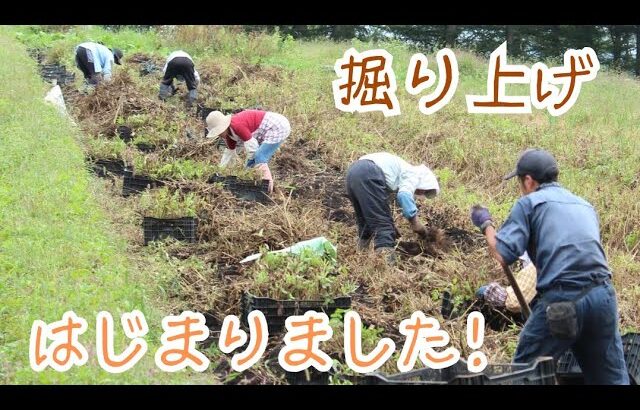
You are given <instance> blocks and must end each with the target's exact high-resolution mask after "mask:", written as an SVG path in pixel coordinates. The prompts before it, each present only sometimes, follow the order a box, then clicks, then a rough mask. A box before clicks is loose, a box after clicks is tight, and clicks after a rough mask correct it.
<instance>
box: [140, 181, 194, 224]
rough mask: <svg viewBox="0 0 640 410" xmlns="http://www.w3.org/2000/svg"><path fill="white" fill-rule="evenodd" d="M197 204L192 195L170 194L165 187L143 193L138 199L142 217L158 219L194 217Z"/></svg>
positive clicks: (176, 192) (177, 192) (178, 192)
mask: <svg viewBox="0 0 640 410" xmlns="http://www.w3.org/2000/svg"><path fill="white" fill-rule="evenodd" d="M197 203H198V200H197V197H196V195H195V194H194V193H188V194H182V193H181V192H180V191H177V190H176V191H175V192H173V193H171V191H170V190H169V188H167V187H162V188H159V189H153V190H150V191H145V192H144V193H143V194H142V196H141V197H140V208H141V209H142V213H143V215H144V216H150V217H153V218H159V219H171V218H183V217H195V216H196V215H197V212H196V209H197Z"/></svg>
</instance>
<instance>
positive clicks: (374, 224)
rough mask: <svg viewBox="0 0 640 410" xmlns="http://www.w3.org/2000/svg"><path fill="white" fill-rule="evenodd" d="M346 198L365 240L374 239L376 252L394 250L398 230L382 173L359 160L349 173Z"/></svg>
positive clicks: (370, 164)
mask: <svg viewBox="0 0 640 410" xmlns="http://www.w3.org/2000/svg"><path fill="white" fill-rule="evenodd" d="M347 195H348V196H349V200H350V201H351V204H352V205H353V209H354V210H355V213H356V221H357V223H358V236H359V238H360V239H362V240H369V239H371V238H372V237H373V240H374V248H375V249H378V248H382V247H395V246H396V227H395V224H394V223H393V217H392V216H391V208H390V207H389V192H388V191H387V183H386V180H385V178H384V173H383V172H382V170H381V169H380V168H379V167H378V166H377V165H376V164H375V163H374V162H373V161H369V160H358V161H356V162H354V163H353V164H351V166H350V167H349V170H348V171H347Z"/></svg>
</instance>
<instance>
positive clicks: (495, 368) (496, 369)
mask: <svg viewBox="0 0 640 410" xmlns="http://www.w3.org/2000/svg"><path fill="white" fill-rule="evenodd" d="M358 379H359V380H360V382H359V383H358V384H374V385H378V384H400V385H403V384H406V385H432V384H434V385H435V384H454V385H521V384H529V385H552V384H556V383H555V368H554V361H553V358H552V357H540V358H538V359H537V360H536V361H534V362H531V363H510V364H489V365H487V367H486V368H485V369H484V370H483V371H482V372H481V373H470V372H469V370H468V369H467V363H466V362H465V361H464V360H460V361H458V362H457V363H456V364H454V365H453V366H451V367H447V368H444V369H431V368H428V367H427V368H422V369H417V370H412V371H409V372H406V373H398V374H394V375H384V374H381V373H372V374H370V375H367V376H363V377H359V378H358Z"/></svg>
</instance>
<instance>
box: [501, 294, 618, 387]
mask: <svg viewBox="0 0 640 410" xmlns="http://www.w3.org/2000/svg"><path fill="white" fill-rule="evenodd" d="M580 292H581V289H577V288H559V289H553V290H549V291H547V292H545V293H544V295H543V296H542V297H541V300H540V301H539V302H538V303H537V304H536V305H535V306H534V307H533V309H532V311H531V316H530V317H529V319H528V320H527V323H526V324H525V326H524V328H523V329H522V331H521V332H520V340H519V342H518V347H517V348H516V354H515V357H514V360H513V361H514V362H516V363H528V362H531V361H533V360H535V359H536V358H537V357H540V356H553V357H554V359H556V360H558V359H559V358H560V356H562V354H563V353H564V352H565V351H566V350H567V349H571V350H572V351H573V354H574V355H575V357H576V360H577V361H578V364H579V365H580V368H581V369H582V373H583V374H584V382H585V384H629V375H628V373H627V368H626V365H625V361H624V353H623V350H622V339H621V338H620V332H619V330H618V306H617V302H616V292H615V290H614V288H613V285H612V284H611V283H610V282H606V283H605V284H603V285H599V286H596V287H595V288H593V289H592V290H591V291H590V292H589V293H588V294H587V295H586V296H584V297H583V298H582V299H580V300H579V301H578V302H577V304H576V305H577V306H576V315H577V317H578V337H577V339H576V340H559V339H556V338H554V337H553V336H552V335H551V333H550V331H549V325H548V324H547V314H546V311H545V310H546V306H547V304H548V303H553V302H557V301H561V300H571V299H574V298H575V297H577V296H578V295H579V294H580Z"/></svg>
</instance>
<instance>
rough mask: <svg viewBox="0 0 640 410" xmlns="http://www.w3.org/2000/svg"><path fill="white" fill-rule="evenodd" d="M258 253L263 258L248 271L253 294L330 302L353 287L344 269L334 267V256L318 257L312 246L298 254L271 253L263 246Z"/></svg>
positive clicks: (351, 290)
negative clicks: (251, 281) (251, 280)
mask: <svg viewBox="0 0 640 410" xmlns="http://www.w3.org/2000/svg"><path fill="white" fill-rule="evenodd" d="M261 252H262V253H263V256H262V258H261V259H260V260H259V261H257V262H256V264H255V265H254V266H253V267H252V271H251V276H252V278H253V279H254V280H253V283H252V285H251V289H249V291H250V292H251V293H253V294H254V295H256V296H263V297H270V298H274V299H306V300H311V299H322V300H324V302H325V303H330V302H331V301H332V300H333V298H335V297H337V296H344V295H347V294H350V293H352V292H353V291H354V290H355V289H356V285H355V284H354V283H353V282H351V281H350V280H349V279H348V272H347V271H346V269H345V268H342V267H336V264H335V256H332V255H327V254H325V255H324V256H318V255H317V254H316V253H314V252H313V250H311V249H304V250H303V251H302V252H301V253H300V254H299V255H292V254H284V253H281V254H270V253H267V250H266V248H262V249H261Z"/></svg>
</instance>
